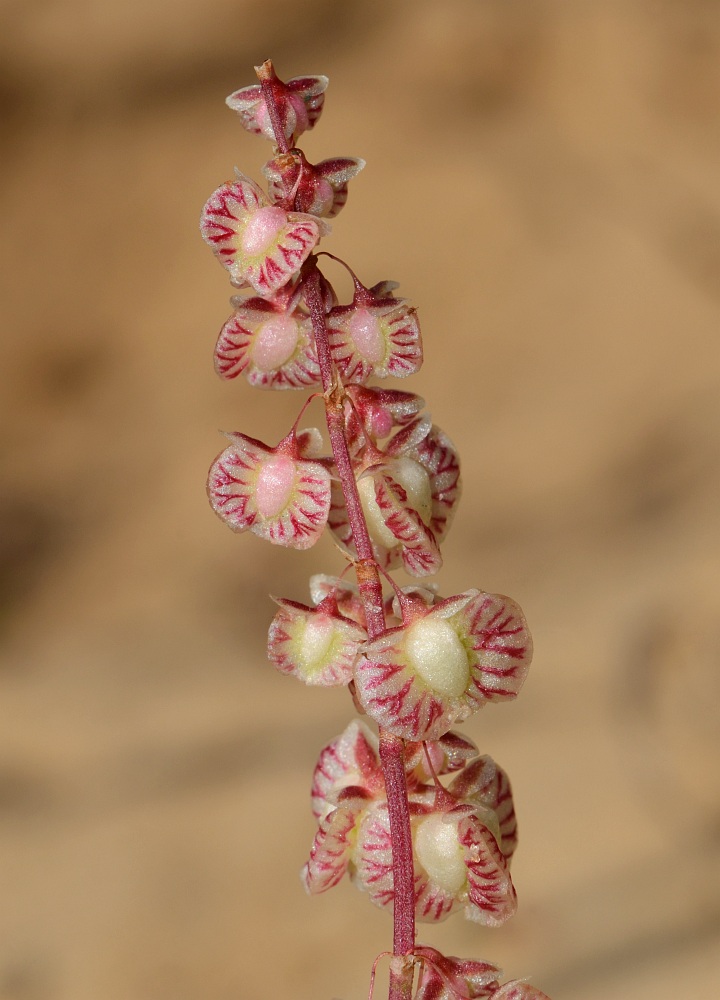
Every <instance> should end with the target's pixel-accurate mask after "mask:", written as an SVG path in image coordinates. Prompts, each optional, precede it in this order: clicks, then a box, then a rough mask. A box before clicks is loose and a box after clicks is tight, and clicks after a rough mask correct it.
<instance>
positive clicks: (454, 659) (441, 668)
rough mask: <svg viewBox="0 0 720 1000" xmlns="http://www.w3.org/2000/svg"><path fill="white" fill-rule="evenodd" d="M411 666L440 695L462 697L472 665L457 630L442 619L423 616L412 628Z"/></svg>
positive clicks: (408, 646) (407, 643)
mask: <svg viewBox="0 0 720 1000" xmlns="http://www.w3.org/2000/svg"><path fill="white" fill-rule="evenodd" d="M405 650H406V652H407V658H408V661H409V664H410V666H411V667H412V669H413V670H414V671H415V673H416V674H418V675H419V676H420V677H421V678H422V679H423V680H424V681H425V683H426V684H427V685H428V687H430V688H432V690H433V691H435V692H436V693H437V694H440V695H445V696H446V697H448V698H459V697H460V695H461V694H462V693H463V692H464V691H465V689H466V688H467V685H468V681H469V680H470V664H469V663H468V658H467V653H466V652H465V648H464V646H463V644H462V643H461V642H460V639H459V637H458V634H457V632H456V631H455V629H454V628H453V627H452V625H449V624H448V623H447V622H446V621H444V620H443V619H442V618H434V617H433V616H432V615H430V616H428V617H427V618H421V619H420V621H417V622H415V623H414V624H413V625H411V626H410V628H409V629H408V633H407V636H406V638H405Z"/></svg>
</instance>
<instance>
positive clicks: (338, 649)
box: [267, 598, 367, 687]
mask: <svg viewBox="0 0 720 1000" xmlns="http://www.w3.org/2000/svg"><path fill="white" fill-rule="evenodd" d="M277 603H278V604H279V605H280V611H278V613H277V614H276V615H275V617H274V618H273V620H272V624H271V625H270V632H269V635H268V647H267V651H268V659H269V660H270V662H271V663H273V664H274V665H275V666H276V667H277V669H278V670H279V671H280V672H281V673H283V674H292V676H293V677H297V678H298V680H301V681H304V682H305V684H313V685H319V686H322V687H333V686H338V685H343V684H348V683H349V681H351V680H352V675H353V666H354V664H355V660H356V658H357V655H358V650H359V649H360V645H361V644H362V643H363V642H364V641H365V639H366V638H367V633H366V632H365V629H364V628H361V627H360V625H358V624H356V623H355V622H353V621H350V619H348V618H343V616H342V615H341V614H340V613H339V611H338V610H337V605H336V604H335V602H334V601H333V600H332V598H328V599H327V601H325V602H323V603H321V604H320V605H319V606H318V607H316V608H308V607H307V606H306V605H304V604H298V603H297V602H295V601H289V600H286V599H284V598H279V599H277Z"/></svg>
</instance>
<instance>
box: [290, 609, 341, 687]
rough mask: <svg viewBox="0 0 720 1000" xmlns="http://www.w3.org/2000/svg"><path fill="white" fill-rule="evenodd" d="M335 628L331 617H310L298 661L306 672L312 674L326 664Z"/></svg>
mask: <svg viewBox="0 0 720 1000" xmlns="http://www.w3.org/2000/svg"><path fill="white" fill-rule="evenodd" d="M334 637H335V629H334V628H333V623H332V621H331V620H330V619H329V618H309V619H308V620H307V622H306V623H305V628H304V629H303V633H302V637H301V639H300V648H299V650H298V662H299V664H300V666H301V669H302V671H303V673H304V674H308V675H309V674H312V673H314V672H315V671H316V670H318V669H319V668H320V667H323V666H324V665H325V661H326V659H327V656H328V653H329V651H330V645H331V643H332V641H333V639H334Z"/></svg>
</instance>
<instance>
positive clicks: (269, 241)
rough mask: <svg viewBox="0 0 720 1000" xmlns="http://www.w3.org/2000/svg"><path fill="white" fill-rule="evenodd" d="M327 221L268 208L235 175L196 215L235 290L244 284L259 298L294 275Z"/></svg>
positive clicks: (254, 187)
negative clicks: (199, 214) (228, 273)
mask: <svg viewBox="0 0 720 1000" xmlns="http://www.w3.org/2000/svg"><path fill="white" fill-rule="evenodd" d="M329 231H330V230H329V227H328V225H327V223H325V222H322V221H321V220H320V219H317V218H315V217H314V216H312V215H305V214H303V213H301V212H286V211H285V210H284V209H282V208H279V207H278V206H277V205H272V204H271V203H270V201H269V199H268V197H267V195H266V194H265V193H264V192H263V191H262V190H261V188H260V187H258V185H257V184H256V183H255V182H254V181H252V180H250V178H248V177H245V176H244V175H243V174H241V173H240V172H238V173H237V177H236V180H235V181H234V183H228V184H223V185H222V186H221V187H219V188H218V189H217V191H215V192H214V193H213V194H212V195H211V196H210V198H209V199H208V201H207V203H206V205H205V207H204V208H203V211H202V215H201V217H200V232H201V234H202V237H203V239H204V240H205V242H206V243H207V244H208V245H209V246H210V247H211V248H212V250H213V252H214V253H215V255H216V256H217V258H218V259H219V261H220V263H221V264H223V265H224V266H225V267H226V268H227V269H228V271H229V272H230V277H231V278H232V281H233V284H235V285H236V286H237V287H238V288H243V287H246V286H248V285H250V286H251V287H252V288H254V289H255V291H256V292H257V293H258V295H262V296H263V297H264V298H267V297H269V296H272V295H273V293H274V292H276V291H277V290H278V289H279V288H282V286H283V285H285V284H287V282H288V281H290V280H291V279H292V278H293V277H295V275H297V274H299V272H300V268H301V267H302V265H303V263H304V262H305V260H306V259H307V258H308V257H309V256H310V253H311V252H312V250H313V249H314V247H315V246H316V245H317V243H318V240H319V239H320V237H321V236H325V235H326V234H327V233H328V232H329Z"/></svg>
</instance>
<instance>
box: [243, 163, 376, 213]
mask: <svg viewBox="0 0 720 1000" xmlns="http://www.w3.org/2000/svg"><path fill="white" fill-rule="evenodd" d="M364 166H365V160H360V159H358V158H357V157H354V156H338V157H335V158H334V159H332V160H321V161H320V163H309V162H308V161H307V160H306V158H305V154H304V153H303V152H302V150H299V149H293V150H291V151H290V152H289V153H282V154H280V155H279V156H276V157H275V158H274V159H272V160H269V161H268V162H267V163H266V164H265V166H264V167H263V174H264V175H265V177H266V178H267V181H268V194H269V195H270V198H271V199H272V201H273V202H274V204H276V205H281V206H282V207H283V208H287V209H294V210H295V211H296V212H308V213H309V214H310V215H316V216H321V217H322V218H326V219H332V218H334V217H335V216H336V215H337V214H338V212H339V211H340V210H341V209H342V207H343V206H344V205H345V203H346V202H347V196H348V184H349V182H350V181H351V180H352V178H353V177H356V176H357V175H358V174H359V173H360V171H361V170H362V169H363V167H364Z"/></svg>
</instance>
